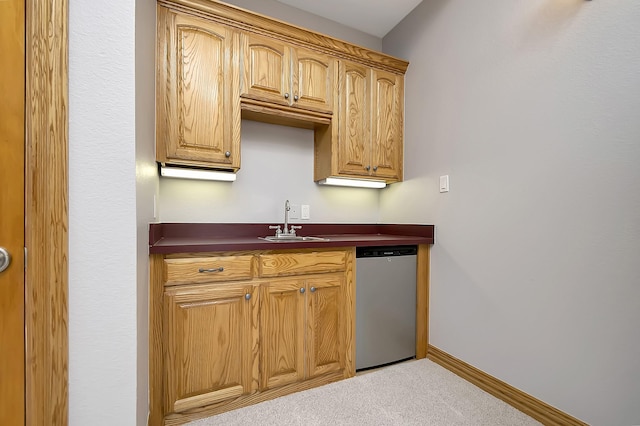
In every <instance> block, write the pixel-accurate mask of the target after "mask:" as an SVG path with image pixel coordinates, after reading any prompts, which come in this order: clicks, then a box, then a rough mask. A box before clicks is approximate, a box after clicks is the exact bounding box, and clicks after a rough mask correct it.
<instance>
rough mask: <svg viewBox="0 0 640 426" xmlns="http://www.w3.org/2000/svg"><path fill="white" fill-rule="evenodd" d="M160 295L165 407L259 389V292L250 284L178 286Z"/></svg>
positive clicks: (179, 407)
mask: <svg viewBox="0 0 640 426" xmlns="http://www.w3.org/2000/svg"><path fill="white" fill-rule="evenodd" d="M256 293H257V292H256ZM164 299H165V300H164V305H165V306H164V312H165V320H164V334H165V337H164V338H165V341H166V347H165V356H164V363H165V367H164V389H165V392H164V393H165V413H172V412H174V413H180V412H183V411H186V410H189V409H192V408H197V407H203V406H206V405H210V404H214V403H217V402H220V401H224V400H227V399H230V398H237V397H239V396H241V395H245V394H249V393H251V392H252V391H255V390H257V389H253V388H254V386H253V385H252V383H253V380H254V379H253V375H254V373H253V372H254V369H255V371H257V353H254V352H253V348H254V347H257V324H253V323H252V312H254V311H255V310H256V309H257V301H256V299H257V298H256V297H255V295H254V287H253V286H252V285H251V284H248V283H240V284H232V285H228V284H209V285H198V286H195V285H194V286H176V287H173V288H169V289H167V290H166V291H165V297H164ZM255 388H257V384H256V386H255Z"/></svg>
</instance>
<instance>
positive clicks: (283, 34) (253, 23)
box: [158, 0, 409, 74]
mask: <svg viewBox="0 0 640 426" xmlns="http://www.w3.org/2000/svg"><path fill="white" fill-rule="evenodd" d="M158 3H160V4H162V5H165V6H166V7H169V8H172V9H175V10H179V11H182V12H187V13H191V14H194V15H197V16H202V17H206V18H207V19H211V20H215V21H217V22H221V23H224V24H226V25H230V26H233V27H235V28H238V29H240V30H242V31H246V32H251V33H255V34H260V35H266V36H269V37H272V38H278V39H281V40H283V41H286V42H287V43H289V44H292V45H296V46H301V47H304V48H308V49H312V50H316V51H318V52H321V53H325V54H331V55H332V56H336V57H338V58H341V59H347V60H351V61H354V62H360V63H363V64H365V65H368V66H374V67H377V68H380V69H385V70H388V71H392V72H396V73H399V74H404V73H405V72H406V70H407V67H408V65H409V63H408V62H407V61H404V60H402V59H398V58H394V57H392V56H390V55H385V54H384V53H380V52H376V51H373V50H370V49H367V48H364V47H361V46H357V45H354V44H351V43H347V42H345V41H342V40H338V39H336V38H333V37H329V36H327V35H324V34H320V33H317V32H313V31H310V30H307V29H304V28H301V27H298V26H295V25H292V24H289V23H286V22H283V21H280V20H278V19H274V18H270V17H267V16H265V15H261V14H258V13H255V12H250V11H248V10H245V9H241V8H238V7H235V6H232V5H229V4H226V3H222V2H217V1H214V0H159V1H158Z"/></svg>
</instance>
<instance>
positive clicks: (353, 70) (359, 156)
mask: <svg viewBox="0 0 640 426" xmlns="http://www.w3.org/2000/svg"><path fill="white" fill-rule="evenodd" d="M340 77H341V85H340V107H339V112H338V115H337V125H338V135H337V138H339V141H338V140H336V142H337V143H336V144H335V145H336V148H337V149H336V151H337V153H338V173H340V174H346V175H355V176H359V175H362V176H368V175H369V174H370V173H369V172H370V169H371V107H370V105H371V101H370V99H371V70H370V69H369V68H367V67H365V66H364V65H359V64H354V63H351V62H344V61H343V62H341V63H340ZM367 168H368V169H367Z"/></svg>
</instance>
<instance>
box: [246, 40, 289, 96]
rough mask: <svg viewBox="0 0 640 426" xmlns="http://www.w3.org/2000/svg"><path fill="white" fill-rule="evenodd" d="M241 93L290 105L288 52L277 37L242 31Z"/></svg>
mask: <svg viewBox="0 0 640 426" xmlns="http://www.w3.org/2000/svg"><path fill="white" fill-rule="evenodd" d="M240 45H241V51H242V88H241V91H240V94H241V96H243V97H246V98H251V99H255V100H260V101H265V102H275V103H278V104H282V105H290V102H291V98H292V96H291V52H290V50H289V47H287V46H286V45H285V44H284V43H282V42H279V41H277V40H272V39H270V38H266V37H260V36H257V35H254V34H249V33H242V34H241V36H240Z"/></svg>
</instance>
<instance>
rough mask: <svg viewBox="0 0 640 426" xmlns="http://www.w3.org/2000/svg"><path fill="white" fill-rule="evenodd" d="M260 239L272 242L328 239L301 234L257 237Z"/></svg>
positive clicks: (326, 239)
mask: <svg viewBox="0 0 640 426" xmlns="http://www.w3.org/2000/svg"><path fill="white" fill-rule="evenodd" d="M258 238H259V239H261V240H265V241H273V242H277V243H286V242H294V241H298V242H300V241H329V239H328V238H322V237H302V236H298V235H295V236H291V235H287V236H284V237H283V236H280V237H276V236H269V237H258Z"/></svg>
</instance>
